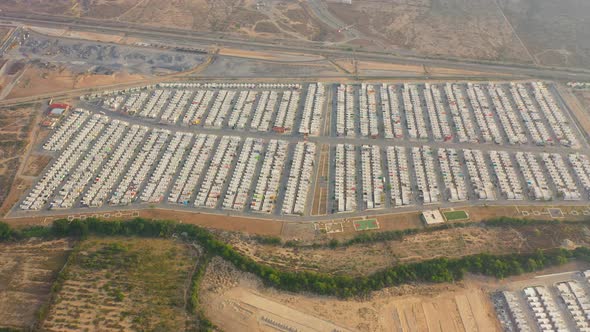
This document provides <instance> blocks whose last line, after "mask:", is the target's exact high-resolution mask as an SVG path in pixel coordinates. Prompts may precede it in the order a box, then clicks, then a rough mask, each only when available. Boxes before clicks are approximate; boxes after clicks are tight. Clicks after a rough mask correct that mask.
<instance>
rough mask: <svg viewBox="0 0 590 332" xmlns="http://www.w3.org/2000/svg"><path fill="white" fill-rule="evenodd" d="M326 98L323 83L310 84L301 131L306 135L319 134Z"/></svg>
mask: <svg viewBox="0 0 590 332" xmlns="http://www.w3.org/2000/svg"><path fill="white" fill-rule="evenodd" d="M325 98H326V87H325V86H324V84H322V83H313V84H309V87H308V89H307V97H306V98H305V105H303V115H302V119H301V125H300V126H299V133H300V134H304V135H312V136H319V134H320V126H321V121H322V112H323V111H324V101H325Z"/></svg>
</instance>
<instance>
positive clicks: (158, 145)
mask: <svg viewBox="0 0 590 332" xmlns="http://www.w3.org/2000/svg"><path fill="white" fill-rule="evenodd" d="M169 136H170V131H169V130H164V129H155V130H153V131H152V132H151V133H150V135H149V136H148V138H147V141H146V142H145V143H144V145H142V146H141V149H140V151H139V153H138V154H137V155H136V157H135V159H134V160H133V161H132V162H131V166H130V167H129V169H128V170H127V173H126V174H125V175H124V176H123V179H122V180H121V182H120V183H119V186H118V187H117V189H116V190H115V191H114V192H113V196H112V197H111V199H110V203H111V204H113V205H119V204H123V205H126V204H129V203H132V202H134V201H135V199H136V198H137V195H138V194H139V190H140V189H141V185H142V183H143V182H144V179H145V178H146V176H147V174H148V173H149V172H150V170H151V168H152V166H153V165H154V164H155V163H156V162H157V160H158V155H159V153H160V150H162V148H163V147H164V146H165V145H166V141H167V140H168V137H169Z"/></svg>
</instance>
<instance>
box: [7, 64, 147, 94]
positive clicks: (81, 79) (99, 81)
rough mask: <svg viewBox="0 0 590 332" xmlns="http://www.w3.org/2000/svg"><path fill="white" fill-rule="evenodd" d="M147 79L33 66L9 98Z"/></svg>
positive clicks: (137, 76) (128, 75)
mask: <svg viewBox="0 0 590 332" xmlns="http://www.w3.org/2000/svg"><path fill="white" fill-rule="evenodd" d="M145 78H146V77H144V76H142V75H131V74H128V73H125V72H121V73H115V74H113V75H91V74H80V75H78V74H74V73H72V72H71V71H69V70H67V69H63V68H62V69H57V70H49V69H41V68H38V67H34V66H32V67H29V68H27V69H26V70H25V73H24V74H23V75H22V77H21V78H20V79H19V81H18V82H17V84H16V85H15V86H14V88H13V89H12V91H10V93H9V94H8V96H7V98H9V99H10V98H20V97H27V96H34V95H37V94H45V93H52V92H62V91H67V90H71V89H78V88H88V87H95V86H96V87H99V86H101V85H110V84H115V83H125V82H133V81H140V80H143V79H145Z"/></svg>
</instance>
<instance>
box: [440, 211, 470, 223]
mask: <svg viewBox="0 0 590 332" xmlns="http://www.w3.org/2000/svg"><path fill="white" fill-rule="evenodd" d="M444 215H445V218H446V219H447V221H455V220H467V219H469V215H468V214H467V212H465V211H463V210H460V211H448V212H444Z"/></svg>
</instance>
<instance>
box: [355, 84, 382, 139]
mask: <svg viewBox="0 0 590 332" xmlns="http://www.w3.org/2000/svg"><path fill="white" fill-rule="evenodd" d="M359 110H360V117H359V119H360V131H361V135H362V136H364V137H369V136H370V137H373V138H377V136H379V127H378V125H377V123H378V121H377V98H376V96H375V86H373V85H371V84H366V83H363V84H361V91H360V96H359Z"/></svg>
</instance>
